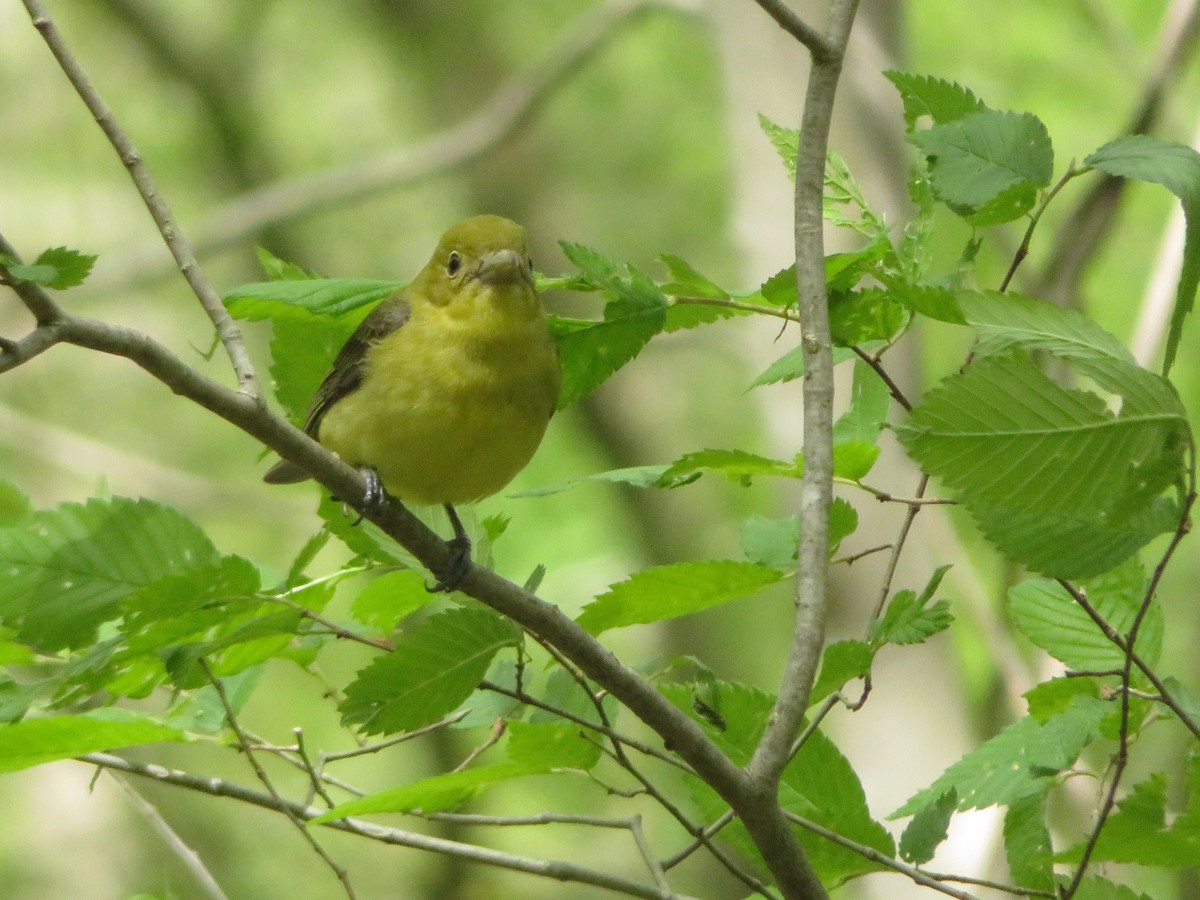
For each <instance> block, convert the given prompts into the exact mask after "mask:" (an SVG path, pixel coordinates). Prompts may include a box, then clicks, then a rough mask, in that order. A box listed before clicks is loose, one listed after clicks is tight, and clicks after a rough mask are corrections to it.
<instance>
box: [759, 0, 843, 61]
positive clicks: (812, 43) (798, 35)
mask: <svg viewBox="0 0 1200 900" xmlns="http://www.w3.org/2000/svg"><path fill="white" fill-rule="evenodd" d="M754 2H756V3H757V4H758V5H759V6H761V7H762V10H763V12H765V13H766V14H767V15H768V16H770V17H771V18H772V19H774V20H775V23H776V24H777V25H778V26H779V27H780V28H782V29H783V30H784V31H786V32H787V33H788V34H790V35H791V36H792V37H794V38H795V39H796V40H798V41H799V42H800V43H801V44H803V45H804V46H805V47H807V48H808V52H809V53H811V54H812V57H813V61H814V62H824V61H828V60H829V59H832V58H839V57H840V56H841V51H840V50H839V49H838V48H837V47H836V46H835V45H834V44H833V43H832V42H831V41H829V40H828V39H826V37H825V36H824V35H823V34H821V32H819V31H817V30H816V29H815V28H813V27H812V26H811V25H809V24H808V23H807V22H805V21H804V20H803V19H801V18H800V17H799V16H798V15H796V13H794V12H792V11H791V10H790V9H788V7H787V4H785V3H784V2H783V0H754Z"/></svg>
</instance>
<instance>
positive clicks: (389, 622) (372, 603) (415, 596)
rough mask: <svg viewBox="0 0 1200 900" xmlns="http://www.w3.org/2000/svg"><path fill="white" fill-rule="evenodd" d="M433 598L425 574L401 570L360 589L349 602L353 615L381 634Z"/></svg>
mask: <svg viewBox="0 0 1200 900" xmlns="http://www.w3.org/2000/svg"><path fill="white" fill-rule="evenodd" d="M432 599H433V594H431V593H430V592H429V589H428V586H427V585H426V582H425V576H424V575H422V574H421V573H420V572H418V571H416V570H415V569H401V570H400V571H397V572H386V573H384V574H383V575H380V576H379V577H378V578H375V579H373V580H372V581H371V582H370V583H369V584H368V585H367V586H366V587H364V588H363V589H362V590H360V591H359V592H358V595H357V596H355V598H354V599H353V600H352V601H350V615H352V616H354V618H355V619H357V620H358V621H360V622H362V623H363V624H364V625H368V626H370V627H371V628H374V629H375V630H376V631H378V632H380V633H381V634H390V633H391V632H392V631H394V630H395V629H396V626H397V625H398V624H399V623H400V620H401V619H403V618H405V617H406V616H409V615H411V614H412V613H414V612H416V611H417V610H418V609H420V608H421V607H423V606H425V605H426V604H428V603H429V602H430V601H431V600H432Z"/></svg>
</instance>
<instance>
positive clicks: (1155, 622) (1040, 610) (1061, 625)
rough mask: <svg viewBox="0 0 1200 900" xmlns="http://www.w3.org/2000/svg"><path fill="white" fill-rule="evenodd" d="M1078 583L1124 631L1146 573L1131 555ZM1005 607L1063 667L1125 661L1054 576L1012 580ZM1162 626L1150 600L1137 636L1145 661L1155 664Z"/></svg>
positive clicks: (1092, 667)
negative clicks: (1047, 578) (1094, 576)
mask: <svg viewBox="0 0 1200 900" xmlns="http://www.w3.org/2000/svg"><path fill="white" fill-rule="evenodd" d="M1081 587H1082V588H1083V590H1084V593H1085V594H1086V595H1087V598H1088V600H1089V601H1090V602H1091V604H1092V606H1093V607H1094V608H1095V609H1096V611H1097V612H1098V613H1100V615H1101V616H1102V617H1103V618H1104V619H1105V620H1106V621H1107V622H1108V623H1109V624H1110V625H1112V626H1113V628H1115V629H1116V630H1117V632H1118V633H1119V634H1125V633H1127V632H1128V630H1129V628H1130V627H1132V625H1133V622H1134V619H1135V617H1136V616H1137V613H1138V610H1139V608H1140V607H1141V604H1142V598H1143V596H1144V593H1145V588H1146V579H1145V574H1144V573H1143V571H1142V567H1141V564H1140V563H1139V562H1138V561H1137V560H1136V559H1131V560H1129V561H1128V562H1126V563H1125V564H1124V565H1123V566H1120V567H1118V568H1116V569H1114V570H1113V571H1111V572H1108V573H1105V574H1104V575H1101V576H1099V577H1097V578H1094V579H1091V580H1090V581H1087V582H1085V583H1084V584H1083V585H1081ZM1008 608H1009V614H1010V615H1011V616H1012V618H1013V621H1014V623H1015V624H1016V626H1017V628H1019V629H1020V630H1021V633H1022V634H1024V635H1025V636H1026V637H1027V638H1029V639H1030V640H1031V641H1033V642H1034V643H1035V644H1037V645H1038V646H1039V647H1041V648H1042V649H1043V650H1045V651H1046V652H1047V653H1049V654H1050V655H1051V656H1053V657H1054V658H1055V659H1057V660H1059V661H1060V662H1062V663H1063V664H1064V665H1066V666H1067V667H1068V668H1071V669H1074V670H1076V671H1080V672H1104V671H1109V670H1112V669H1119V668H1121V667H1122V666H1123V665H1124V663H1125V655H1124V654H1123V653H1122V652H1121V651H1120V650H1119V649H1117V647H1116V646H1115V645H1114V644H1113V643H1112V642H1111V641H1110V640H1108V638H1106V637H1105V636H1104V634H1103V632H1101V631H1100V628H1099V626H1098V625H1096V623H1095V622H1093V621H1092V619H1091V617H1090V616H1089V615H1088V614H1087V613H1086V612H1085V611H1084V610H1083V609H1082V607H1080V606H1079V604H1078V603H1076V602H1075V600H1074V598H1072V597H1071V595H1070V594H1068V593H1067V591H1066V589H1065V588H1063V587H1062V586H1061V585H1060V584H1058V583H1057V582H1055V581H1048V580H1043V579H1032V580H1028V581H1023V582H1021V583H1020V584H1018V585H1016V586H1014V587H1013V588H1011V589H1010V590H1009V592H1008ZM1163 631H1164V624H1163V614H1162V609H1161V608H1160V607H1159V606H1158V605H1157V604H1152V605H1151V606H1150V608H1149V610H1147V613H1146V617H1145V619H1144V621H1143V623H1142V627H1141V629H1140V630H1139V632H1138V641H1137V651H1138V653H1139V654H1140V655H1141V656H1142V657H1143V658H1144V659H1145V660H1146V661H1147V662H1148V663H1149V664H1150V665H1156V664H1157V662H1158V659H1159V657H1160V655H1161V653H1162V641H1163Z"/></svg>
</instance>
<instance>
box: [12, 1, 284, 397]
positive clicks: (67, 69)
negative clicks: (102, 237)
mask: <svg viewBox="0 0 1200 900" xmlns="http://www.w3.org/2000/svg"><path fill="white" fill-rule="evenodd" d="M21 2H22V3H24V4H25V9H26V10H27V11H28V12H29V18H30V19H31V20H32V22H33V27H34V28H36V29H37V30H38V32H39V33H40V34H41V36H42V39H43V40H44V41H45V42H46V46H47V47H49V48H50V52H51V53H52V54H54V58H55V59H56V60H58V64H59V66H60V67H61V68H62V70H63V73H64V74H65V75H66V76H67V79H68V80H69V81H70V82H71V86H72V87H73V88H75V92H76V93H77V94H78V95H79V98H80V99H81V100H82V101H83V103H84V105H85V106H87V108H88V111H89V112H90V113H91V114H92V117H93V118H94V119H95V120H96V124H97V125H99V126H100V129H101V130H102V131H103V132H104V134H105V136H106V137H107V138H108V142H109V143H110V144H111V145H112V148H113V150H115V151H116V153H117V156H118V157H119V158H120V160H121V163H122V165H124V166H125V169H126V170H127V171H128V172H129V176H130V178H132V179H133V183H134V185H136V186H137V190H138V193H139V194H140V195H141V197H142V202H143V203H144V204H145V206H146V209H147V210H148V211H149V213H150V216H151V218H152V219H154V224H155V226H156V227H157V228H158V232H159V234H161V235H162V238H163V241H165V242H166V245H167V248H168V249H169V250H170V251H171V255H172V256H173V257H175V263H176V265H177V266H178V267H179V271H180V272H181V273H182V274H183V277H184V278H185V279H186V280H187V283H188V285H189V286H190V287H191V289H192V293H194V294H195V295H196V299H197V300H199V301H200V305H201V306H202V307H203V308H204V312H205V313H206V314H207V315H208V318H209V320H210V321H211V322H212V324H213V327H214V328H216V331H217V336H218V337H219V338H220V339H221V344H222V345H223V346H224V347H225V352H226V353H227V354H228V356H229V362H230V363H231V365H232V366H233V371H234V374H235V375H236V376H237V382H238V389H239V390H240V391H241V392H242V393H244V394H246V395H247V396H249V397H252V398H254V399H256V400H258V401H259V402H262V389H261V387H260V385H259V383H258V376H257V375H255V373H254V365H253V363H252V362H251V361H250V356H249V354H248V353H247V351H246V344H245V340H244V338H243V337H242V332H241V329H240V328H238V326H237V323H236V322H234V320H233V318H232V317H231V316H230V315H229V313H228V312H227V311H226V309H225V305H224V304H223V303H222V302H221V298H220V296H219V295H218V294H217V292H216V290H214V288H213V286H212V285H211V284H210V283H209V281H208V279H207V278H206V277H205V276H204V273H203V271H202V270H201V268H200V264H199V263H198V262H197V261H196V257H195V254H194V253H193V252H192V249H191V245H190V244H189V243H188V241H187V239H186V238H185V237H184V236H183V232H182V231H181V230H180V228H179V226H178V225H177V224H176V223H175V217H174V216H173V215H172V214H171V208H170V207H169V206H168V205H167V201H166V200H165V199H163V195H162V192H161V191H160V190H159V188H158V185H157V184H155V182H154V178H153V177H152V176H151V174H150V170H149V169H148V168H147V167H146V165H145V162H144V161H143V160H142V155H141V153H140V152H139V151H138V149H137V147H135V146H134V144H133V141H131V140H130V139H129V137H128V135H126V134H125V132H124V131H123V130H122V129H121V127H120V126H119V125H118V124H117V120H116V118H115V117H114V116H113V112H112V110H111V109H110V108H109V106H108V104H107V103H105V102H104V99H103V98H102V97H101V96H100V93H99V92H98V91H97V90H96V87H95V85H93V84H92V81H91V79H90V78H89V77H88V75H87V73H86V72H85V71H84V70H83V67H82V66H81V65H80V64H79V61H78V60H76V59H75V57H74V55H73V54H72V53H71V51H70V49H69V48H68V47H67V44H66V41H64V40H63V37H62V34H61V33H60V32H59V30H58V27H57V26H56V25H55V24H54V22H53V21H52V20H51V19H50V17H49V16H48V15H47V14H46V11H45V9H44V8H43V7H42V4H41V0H21Z"/></svg>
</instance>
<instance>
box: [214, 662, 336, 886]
mask: <svg viewBox="0 0 1200 900" xmlns="http://www.w3.org/2000/svg"><path fill="white" fill-rule="evenodd" d="M200 668H202V669H203V670H204V674H205V675H206V676H207V677H208V680H209V681H210V682H211V683H212V686H213V690H215V691H216V692H217V698H218V699H219V700H220V701H221V708H222V709H223V710H224V711H225V721H226V722H227V723H228V725H229V727H230V729H231V730H232V731H233V735H234V738H235V739H236V740H237V742H238V747H239V748H241V751H242V753H244V754H245V756H246V761H247V762H249V763H250V768H252V769H253V770H254V775H255V777H256V778H258V780H259V782H260V783H261V784H262V786H263V787H265V788H266V789H267V793H269V794H270V795H271V796H272V797H273V798H274V799H275V800H276V801H277V803H278V804H279V809H280V811H281V812H282V813H283V814H284V815H285V816H287V818H288V821H290V822H291V823H292V824H293V825H295V826H296V829H297V830H298V831H299V832H300V834H301V835H303V837H304V840H305V842H306V843H308V845H309V846H310V847H312V849H313V851H314V852H315V853H316V854H317V855H318V856H319V857H321V859H322V860H323V861H324V862H325V865H327V866H328V867H329V868H330V870H332V872H333V874H334V875H336V876H337V879H338V881H339V882H340V883H341V885H342V890H343V891H344V892H345V894H346V896H347V897H349V898H350V900H355V893H354V887H353V885H351V883H350V874H349V873H348V872H347V871H346V870H345V869H344V868H342V867H341V866H340V865H338V863H337V861H336V860H335V859H334V858H333V857H332V856H330V855H329V853H328V852H327V851H326V850H325V848H324V847H322V846H321V843H320V841H318V840H317V839H316V838H315V837H314V836H313V834H312V832H311V831H309V830H308V828H307V827H306V826H305V824H304V819H303V818H301V817H300V816H298V815H296V813H295V811H294V810H293V809H292V808H291V806H289V805H287V804H284V802H283V798H282V797H281V796H280V794H279V792H278V791H277V790H276V789H275V784H274V782H272V781H271V778H270V776H269V775H267V771H266V769H264V768H263V767H262V764H261V763H260V762H259V761H258V757H256V756H255V755H254V751H253V750H252V749H251V744H250V740H249V738H247V737H246V732H244V731H242V725H241V723H240V722H239V721H238V717H237V713H235V712H234V710H233V704H231V703H230V702H229V696H228V695H227V694H226V693H225V685H224V684H223V683H222V681H221V679H220V678H218V677H217V676H216V675H215V674H214V673H213V670H212V668H211V667H210V666H209V665H208V660H206V659H204V658H203V657H201V658H200Z"/></svg>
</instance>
